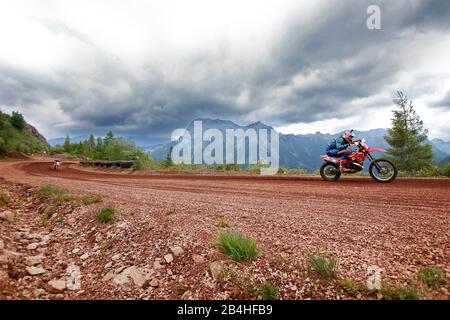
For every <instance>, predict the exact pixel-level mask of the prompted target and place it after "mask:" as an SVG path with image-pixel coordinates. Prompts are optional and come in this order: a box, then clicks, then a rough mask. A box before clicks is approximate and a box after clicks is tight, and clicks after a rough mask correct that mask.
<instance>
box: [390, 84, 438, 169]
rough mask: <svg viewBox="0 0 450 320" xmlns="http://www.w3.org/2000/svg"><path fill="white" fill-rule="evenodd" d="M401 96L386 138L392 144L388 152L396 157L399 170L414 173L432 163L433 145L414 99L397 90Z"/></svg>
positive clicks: (396, 100)
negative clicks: (414, 105)
mask: <svg viewBox="0 0 450 320" xmlns="http://www.w3.org/2000/svg"><path fill="white" fill-rule="evenodd" d="M397 94H398V96H399V98H398V99H395V104H396V105H397V107H398V109H399V110H393V113H394V118H393V119H392V128H390V129H389V130H388V134H389V135H388V136H385V137H384V139H385V140H386V142H387V143H389V145H390V146H391V148H390V149H388V153H389V154H391V155H392V156H393V158H394V161H395V162H396V164H397V167H398V169H399V170H402V171H405V172H407V173H414V172H417V171H418V170H420V169H425V168H428V167H430V166H431V165H432V157H433V153H432V146H431V145H430V144H428V143H426V142H427V133H428V130H427V129H425V128H424V126H423V121H422V120H420V117H419V115H418V114H417V113H416V111H415V110H414V107H413V104H412V101H408V99H407V98H406V96H405V95H404V94H403V93H402V92H401V91H397Z"/></svg>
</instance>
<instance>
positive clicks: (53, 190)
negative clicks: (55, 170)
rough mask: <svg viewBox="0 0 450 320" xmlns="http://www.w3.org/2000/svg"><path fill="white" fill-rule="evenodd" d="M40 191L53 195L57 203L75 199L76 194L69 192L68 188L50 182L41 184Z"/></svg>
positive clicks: (46, 194) (49, 195)
mask: <svg viewBox="0 0 450 320" xmlns="http://www.w3.org/2000/svg"><path fill="white" fill-rule="evenodd" d="M40 192H41V194H43V195H45V196H48V197H51V198H52V199H53V202H54V203H55V204H61V203H63V202H67V201H71V200H74V199H75V197H74V196H72V195H71V194H69V191H68V190H67V189H65V188H61V187H58V186H54V185H50V184H46V185H43V186H41V189H40Z"/></svg>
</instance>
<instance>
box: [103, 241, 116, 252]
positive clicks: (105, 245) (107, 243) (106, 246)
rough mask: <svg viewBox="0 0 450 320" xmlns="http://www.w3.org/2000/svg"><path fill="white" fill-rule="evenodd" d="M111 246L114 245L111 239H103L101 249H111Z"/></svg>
mask: <svg viewBox="0 0 450 320" xmlns="http://www.w3.org/2000/svg"><path fill="white" fill-rule="evenodd" d="M113 246H114V242H113V241H112V240H111V239H106V240H105V241H103V243H102V245H101V249H102V250H110V249H112V247H113Z"/></svg>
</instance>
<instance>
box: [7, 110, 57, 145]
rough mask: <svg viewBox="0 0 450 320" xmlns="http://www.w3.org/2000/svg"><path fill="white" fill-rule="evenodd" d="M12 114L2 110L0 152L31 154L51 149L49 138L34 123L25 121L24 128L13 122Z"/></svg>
mask: <svg viewBox="0 0 450 320" xmlns="http://www.w3.org/2000/svg"><path fill="white" fill-rule="evenodd" d="M10 119H11V116H9V115H8V114H4V113H1V112H0V153H5V152H10V151H20V152H23V153H27V154H31V153H37V152H44V151H47V150H48V149H49V145H48V143H47V140H46V139H45V138H44V136H43V135H41V134H40V133H39V131H38V130H37V129H36V128H35V127H33V126H32V125H30V124H28V123H25V126H24V128H23V129H22V130H20V129H17V128H16V127H14V126H13V125H12V124H11V121H10Z"/></svg>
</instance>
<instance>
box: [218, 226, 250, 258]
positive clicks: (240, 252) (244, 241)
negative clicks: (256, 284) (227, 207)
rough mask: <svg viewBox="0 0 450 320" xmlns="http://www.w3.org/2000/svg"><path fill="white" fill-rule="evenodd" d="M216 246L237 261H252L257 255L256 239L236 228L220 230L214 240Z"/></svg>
mask: <svg viewBox="0 0 450 320" xmlns="http://www.w3.org/2000/svg"><path fill="white" fill-rule="evenodd" d="M216 246H217V248H218V249H219V250H220V251H222V252H223V253H225V254H228V255H229V256H231V258H232V259H233V260H235V261H237V262H242V261H252V260H254V259H256V258H257V257H258V255H259V249H258V246H257V243H256V241H255V240H254V239H251V238H249V237H246V236H244V235H242V234H241V233H240V232H239V231H236V230H227V231H223V232H221V233H220V234H219V237H218V239H217V241H216Z"/></svg>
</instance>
